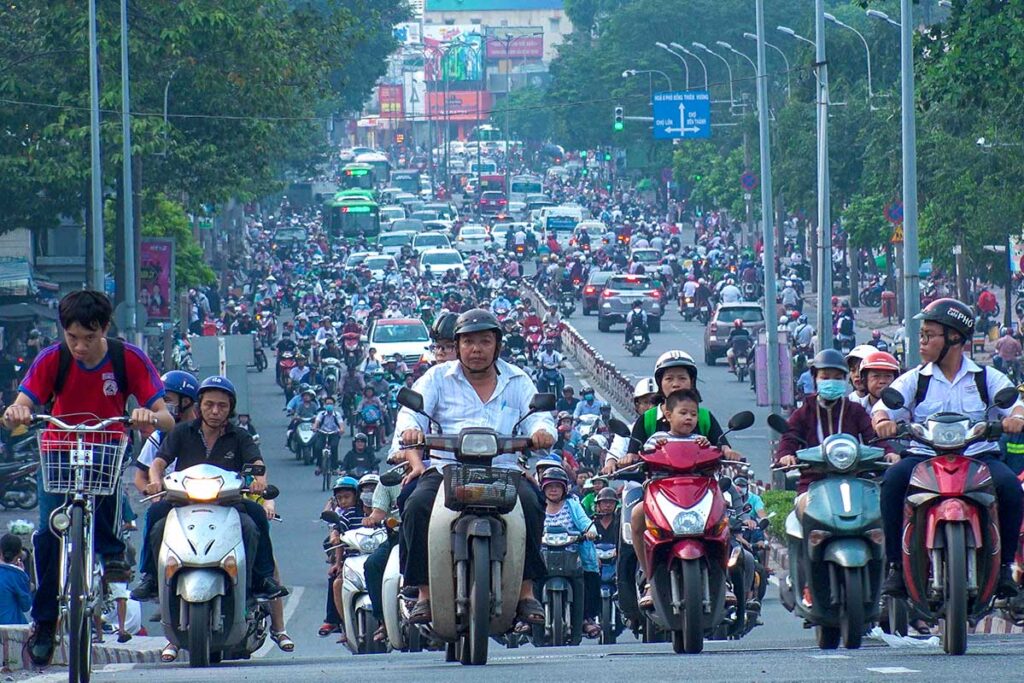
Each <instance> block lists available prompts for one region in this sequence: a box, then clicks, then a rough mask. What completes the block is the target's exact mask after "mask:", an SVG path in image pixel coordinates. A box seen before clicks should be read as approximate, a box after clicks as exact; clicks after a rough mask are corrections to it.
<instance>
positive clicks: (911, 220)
mask: <svg viewBox="0 0 1024 683" xmlns="http://www.w3.org/2000/svg"><path fill="white" fill-rule="evenodd" d="M912 12H913V10H912V5H911V3H910V0H900V24H901V26H900V99H901V106H902V109H903V116H902V119H903V310H904V312H905V313H906V316H905V318H904V328H903V329H904V335H903V339H904V340H905V341H904V346H905V348H906V351H905V353H906V357H907V367H911V368H912V367H914V366H916V365H917V364H918V363H920V361H921V358H920V353H919V351H918V346H917V336H918V334H919V332H920V330H921V322H920V321H919V320H915V319H914V316H915V315H917V314H918V312H919V311H920V310H921V293H920V286H921V283H920V275H919V273H918V268H919V267H920V266H919V264H918V254H917V124H916V122H915V116H914V31H913V29H914V15H913V13H912Z"/></svg>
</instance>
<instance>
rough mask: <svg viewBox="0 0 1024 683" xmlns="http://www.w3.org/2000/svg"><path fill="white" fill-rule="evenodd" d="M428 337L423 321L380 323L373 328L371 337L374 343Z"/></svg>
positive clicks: (415, 340) (409, 340) (392, 342)
mask: <svg viewBox="0 0 1024 683" xmlns="http://www.w3.org/2000/svg"><path fill="white" fill-rule="evenodd" d="M428 339H429V337H428V336H427V328H426V326H425V325H424V324H423V323H418V324H416V323H400V324H390V325H389V324H386V323H381V324H380V325H377V326H376V327H375V328H373V339H371V340H370V341H371V342H372V343H375V344H394V343H401V342H425V341H427V340H428Z"/></svg>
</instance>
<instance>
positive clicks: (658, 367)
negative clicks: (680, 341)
mask: <svg viewBox="0 0 1024 683" xmlns="http://www.w3.org/2000/svg"><path fill="white" fill-rule="evenodd" d="M669 368H687V369H688V370H689V371H690V379H692V380H693V382H694V383H695V384H696V382H697V363H696V362H694V360H693V356H691V355H690V354H688V353H687V352H686V351H678V350H672V351H666V352H665V353H663V354H661V355H660V356H658V360H657V362H655V363H654V383H655V384H657V385H658V390H659V391H660V390H661V378H662V376H663V375H664V374H665V371H666V370H668V369H669Z"/></svg>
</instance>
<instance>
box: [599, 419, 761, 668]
mask: <svg viewBox="0 0 1024 683" xmlns="http://www.w3.org/2000/svg"><path fill="white" fill-rule="evenodd" d="M613 422H615V423H617V422H618V421H617V420H615V421H613ZM753 424H754V414H753V413H751V412H749V411H744V412H741V413H737V414H736V415H734V416H733V417H732V418H731V419H730V420H729V430H728V432H726V433H727V434H728V433H729V432H733V431H738V430H742V429H747V428H748V427H750V426H751V425H753ZM623 426H624V425H621V424H612V425H610V427H611V429H612V430H613V431H614V432H615V433H617V434H618V433H621V432H622V431H624V430H622V429H621V427H623ZM623 436H625V435H624V434H623ZM640 457H641V459H642V460H643V462H642V463H640V464H639V465H634V466H633V467H643V468H644V469H646V470H647V471H648V473H649V474H650V479H649V481H648V484H647V487H646V490H645V491H644V513H645V514H646V516H647V530H646V531H645V532H644V546H645V548H644V551H645V552H646V554H647V566H648V567H650V568H651V576H649V577H648V579H647V580H648V584H649V586H650V589H651V595H652V597H653V598H654V614H653V619H654V621H655V623H657V624H658V626H660V627H662V628H665V629H667V630H670V631H671V632H672V649H673V650H674V651H675V652H676V654H683V653H686V654H696V653H699V652H701V651H702V650H703V649H704V634H705V632H708V631H711V630H712V629H714V628H715V627H717V626H718V625H719V624H721V623H722V621H723V619H724V617H725V597H726V591H727V588H728V583H729V555H730V546H731V541H732V532H731V531H730V529H729V513H728V506H727V505H726V502H725V499H724V498H723V496H722V487H725V482H724V481H723V482H721V483H720V482H719V480H718V479H716V477H715V474H716V472H717V471H718V469H719V467H720V466H721V465H723V464H730V461H726V460H723V459H722V451H721V450H720V449H719V448H718V447H716V446H708V447H701V446H699V445H697V444H696V443H693V442H687V441H670V442H668V443H666V444H664V445H663V446H661V447H660V448H657V449H655V450H654V451H651V452H642V453H641V455H640ZM735 464H739V465H745V463H735ZM629 469H630V468H628V467H627V468H624V469H623V470H622V471H628V470H629Z"/></svg>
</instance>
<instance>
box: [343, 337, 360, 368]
mask: <svg viewBox="0 0 1024 683" xmlns="http://www.w3.org/2000/svg"><path fill="white" fill-rule="evenodd" d="M341 350H342V353H344V354H345V367H347V368H349V369H351V368H354V367H358V365H359V364H360V363H361V362H363V347H362V341H361V340H360V338H359V334H358V333H357V332H345V333H344V334H342V335H341Z"/></svg>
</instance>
